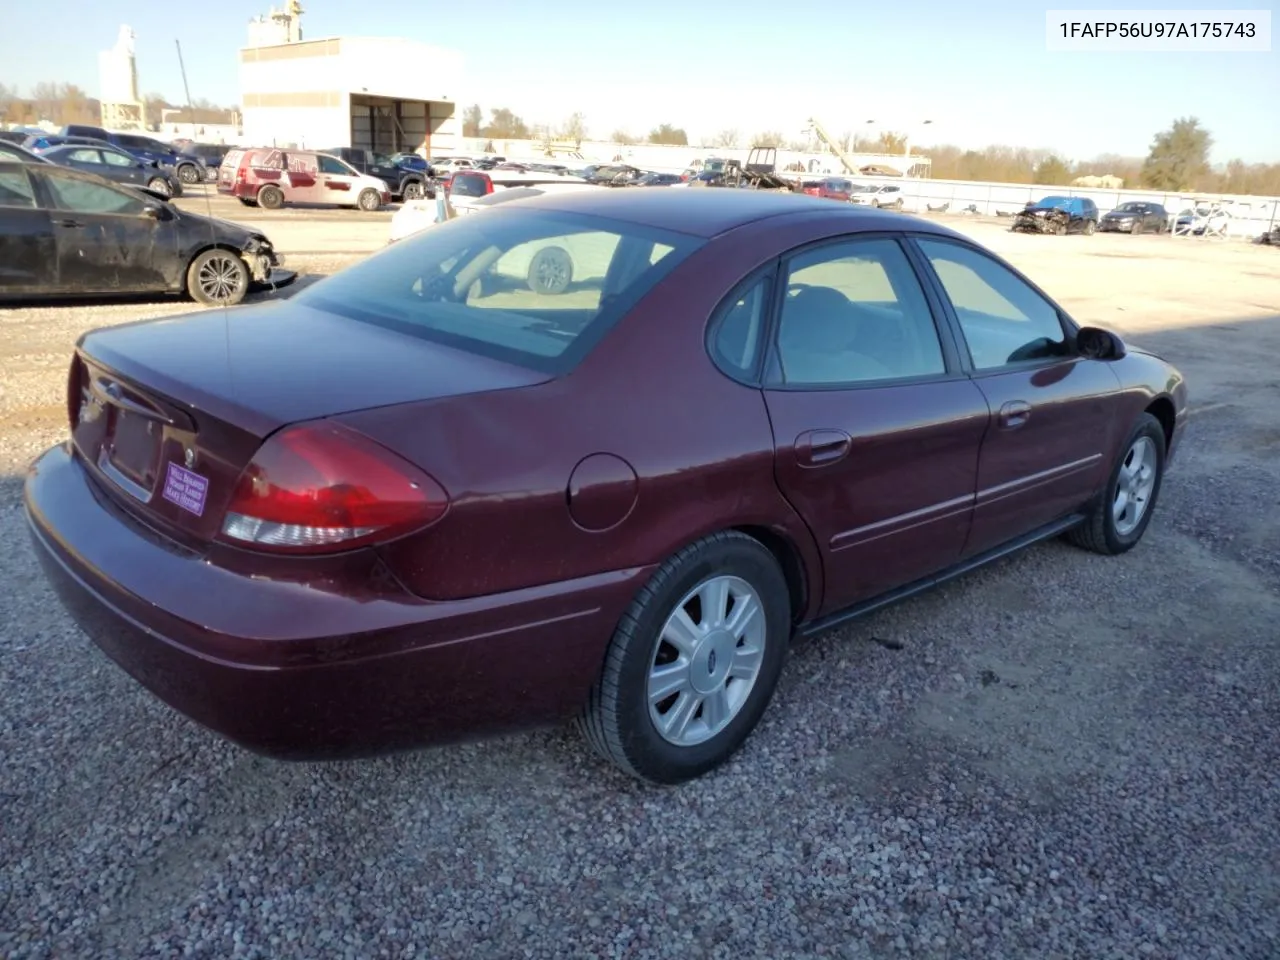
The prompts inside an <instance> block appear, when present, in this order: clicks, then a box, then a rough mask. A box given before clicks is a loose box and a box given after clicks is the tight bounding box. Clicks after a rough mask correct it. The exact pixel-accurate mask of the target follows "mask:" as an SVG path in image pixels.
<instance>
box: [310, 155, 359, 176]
mask: <svg viewBox="0 0 1280 960" xmlns="http://www.w3.org/2000/svg"><path fill="white" fill-rule="evenodd" d="M317 159H318V161H319V164H320V172H321V173H328V174H333V175H335V176H339V177H349V176H351V171H350V170H349V169H347V165H346V164H345V163H343V162H342V161H341V160H339V159H338V158H337V157H326V156H324V155H321V156H320V157H318V158H317Z"/></svg>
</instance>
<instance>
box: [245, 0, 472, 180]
mask: <svg viewBox="0 0 1280 960" xmlns="http://www.w3.org/2000/svg"><path fill="white" fill-rule="evenodd" d="M301 14H302V9H301V6H300V5H299V4H298V2H297V0H292V2H291V3H290V5H289V6H288V7H287V8H286V9H285V10H284V11H280V12H277V11H274V10H273V11H272V12H271V13H270V14H268V15H267V16H266V17H259V18H257V19H255V20H253V21H251V22H250V24H249V44H248V46H246V47H244V48H243V49H242V50H241V51H240V91H241V93H240V97H241V99H240V105H241V111H242V122H243V131H244V134H243V140H244V142H245V143H246V144H255V145H262V146H280V147H285V146H293V147H308V148H312V149H328V148H334V147H357V148H363V149H366V150H378V151H380V152H383V153H394V152H396V151H401V150H404V151H414V150H423V151H424V152H426V153H427V154H428V155H430V154H432V153H434V154H439V153H441V152H448V151H449V150H452V149H455V148H456V146H457V143H458V140H459V138H460V135H461V132H462V130H461V125H462V120H461V117H460V116H459V115H458V110H457V106H456V104H455V103H454V97H455V96H456V95H457V91H456V90H455V89H454V87H456V86H458V85H460V84H461V80H462V56H461V54H458V53H456V52H454V51H450V50H442V49H440V48H438V47H433V46H430V45H428V44H423V43H418V42H416V41H412V40H403V39H398V38H378V37H330V38H326V39H322V40H305V39H303V37H302V26H301Z"/></svg>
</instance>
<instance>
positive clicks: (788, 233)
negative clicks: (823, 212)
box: [342, 208, 838, 615]
mask: <svg viewBox="0 0 1280 960" xmlns="http://www.w3.org/2000/svg"><path fill="white" fill-rule="evenodd" d="M837 209H838V208H837ZM814 231H815V226H814V225H813V223H812V221H810V222H809V223H808V224H793V225H791V226H790V227H789V228H788V227H786V226H783V225H779V226H777V227H775V228H774V229H772V230H770V231H768V232H767V234H761V233H760V232H759V231H755V232H743V234H742V235H741V236H736V237H735V236H734V235H729V236H726V237H724V238H722V239H721V240H719V241H717V242H716V243H715V244H713V245H711V246H710V247H708V248H704V249H703V250H701V251H700V252H698V253H696V254H695V255H694V256H692V257H691V258H690V259H689V260H687V261H686V262H685V263H683V264H682V265H681V266H679V267H678V268H676V269H675V270H674V271H673V272H672V273H671V274H670V275H669V276H668V278H667V280H666V281H665V282H664V283H663V284H662V285H660V286H659V287H658V288H657V289H656V290H654V291H653V292H651V293H650V294H649V295H648V296H647V297H646V298H645V299H643V300H642V301H641V302H640V303H639V304H638V305H637V307H636V308H635V309H634V310H633V311H632V312H631V313H630V314H629V315H628V316H627V317H626V318H625V319H624V320H623V321H622V322H621V323H620V324H619V325H618V326H617V327H615V328H614V329H613V331H612V332H611V333H610V334H609V335H608V336H607V337H606V338H605V339H604V340H603V341H602V342H601V343H600V344H599V345H598V346H597V347H596V348H595V350H594V351H593V352H592V353H591V354H589V355H588V357H587V359H586V360H585V361H584V362H583V363H582V364H581V365H580V366H579V367H578V369H577V370H575V371H574V372H573V373H571V374H569V375H567V376H564V377H561V378H559V379H555V380H552V381H550V382H547V383H544V384H541V385H539V386H534V387H527V388H523V389H518V390H509V391H500V392H493V393H488V394H481V395H472V396H469V397H465V398H458V399H446V400H439V401H434V402H429V403H420V404H406V405H402V406H397V407H391V408H384V409H381V410H370V411H364V412H359V413H354V414H349V415H346V416H344V417H343V418H342V419H343V420H344V421H345V422H347V423H349V424H350V425H351V426H353V427H356V428H357V429H359V430H361V431H363V432H364V433H366V434H367V435H369V436H371V437H373V438H374V439H377V440H379V441H380V442H382V443H384V444H386V445H387V446H389V447H391V448H392V449H395V450H397V451H398V452H399V453H401V454H402V455H404V456H406V457H407V458H408V459H410V460H411V461H413V462H414V463H416V464H419V465H420V466H422V467H423V468H424V469H425V470H427V471H428V472H429V473H431V474H432V475H433V476H434V477H435V478H436V479H437V480H438V481H440V483H442V484H443V485H444V487H445V489H446V490H448V491H449V493H450V496H451V506H450V508H449V512H448V513H447V514H446V516H445V517H444V518H443V519H442V520H441V521H439V522H438V523H437V524H436V525H435V526H433V527H431V528H429V529H428V530H426V531H425V532H423V533H420V534H416V535H411V536H409V537H407V538H405V539H402V540H401V541H399V542H397V543H395V544H392V545H390V546H388V547H386V548H384V550H383V553H384V556H385V557H386V559H387V561H388V563H389V564H390V566H391V567H392V568H393V569H394V570H396V572H397V574H398V575H399V576H400V577H401V578H402V579H403V580H404V582H405V583H406V585H407V586H408V587H409V588H410V589H411V590H413V591H414V592H415V593H417V594H419V595H420V596H423V597H427V598H430V599H442V600H443V599H453V598H462V597H469V596H476V595H482V594H487V593H496V592H500V591H504V590H513V589H518V588H522V587H529V586H536V585H540V584H546V583H551V582H555V581H559V580H566V579H570V578H573V577H580V576H586V575H589V574H593V573H600V572H604V571H610V570H621V569H627V568H631V567H637V566H643V565H648V564H653V563H657V562H660V561H662V560H664V559H665V558H667V557H669V556H671V555H672V554H674V553H676V552H677V551H678V550H680V549H681V548H682V547H684V546H686V545H687V544H689V543H691V542H693V541H695V540H697V539H699V538H700V537H702V536H704V535H707V534H709V533H713V532H715V531H718V530H723V529H727V528H730V527H741V526H759V527H765V528H768V529H769V530H771V531H772V532H773V533H775V534H776V535H777V536H779V537H782V538H784V539H785V540H787V541H788V542H789V543H791V544H792V546H793V547H794V548H795V550H796V552H797V555H798V556H799V558H800V560H801V563H802V565H803V568H804V574H805V579H806V581H807V583H808V584H810V589H809V590H808V602H807V604H806V610H805V611H799V612H803V613H805V614H806V615H812V611H813V610H814V609H815V604H816V602H817V601H818V600H820V598H821V565H820V560H819V558H818V553H817V550H816V547H815V545H814V542H813V539H812V536H811V535H810V534H809V532H808V529H807V527H806V526H805V525H804V523H803V522H802V520H801V519H800V517H799V516H798V515H797V514H796V513H795V511H794V510H793V509H792V508H791V506H790V505H789V504H788V503H787V502H786V500H785V499H784V498H783V497H782V495H781V494H780V492H779V490H778V487H777V484H776V482H775V480H774V470H773V460H774V448H773V435H772V429H771V427H770V423H769V418H768V414H767V412H766V409H765V405H764V400H763V396H762V394H761V393H760V391H759V390H757V389H755V388H752V387H748V386H743V385H741V384H738V383H735V382H733V381H731V380H729V379H728V378H727V377H725V376H724V375H722V374H721V373H719V371H717V370H716V369H715V367H714V366H713V365H712V363H711V360H710V358H709V357H708V355H707V351H706V347H705V330H706V322H707V319H708V317H709V316H710V314H711V313H712V311H713V310H714V309H715V307H716V305H717V304H718V303H719V301H720V299H721V297H722V295H723V294H724V293H725V292H726V291H727V290H728V289H729V288H730V287H731V286H732V285H733V284H734V283H736V282H737V281H738V280H740V279H741V278H742V277H744V276H745V275H746V274H747V273H748V272H750V271H751V270H752V269H753V268H755V267H756V266H758V265H760V264H762V263H765V262H767V261H768V260H770V259H772V257H773V256H774V255H776V253H777V252H780V251H781V250H783V249H785V248H787V247H788V246H791V245H794V244H796V243H801V242H804V241H806V240H808V239H811V238H813V235H814ZM601 453H606V454H611V455H613V456H614V457H617V458H619V459H620V460H621V461H625V463H626V464H628V465H629V467H630V470H631V471H634V474H635V480H634V481H632V480H631V479H630V477H629V476H628V474H629V471H628V470H627V469H626V468H623V467H620V466H617V468H616V469H614V470H613V471H612V472H610V471H609V470H607V469H603V468H602V470H601V471H600V472H598V473H597V474H596V480H597V482H596V483H595V484H594V485H593V486H591V487H590V488H589V489H588V491H587V493H588V494H589V495H590V496H593V497H596V498H598V499H601V500H604V501H608V502H610V503H612V504H614V505H615V506H616V508H617V509H618V511H619V513H621V512H624V510H625V504H626V503H628V502H629V501H630V498H631V496H632V489H633V487H632V484H634V491H635V502H634V506H633V507H632V508H631V509H630V510H629V512H626V513H625V517H624V518H623V519H621V520H620V522H618V523H617V524H616V525H615V526H613V527H611V528H610V529H607V530H603V531H600V532H591V531H588V530H585V529H583V528H582V527H580V526H578V525H577V524H576V523H575V522H574V518H573V516H571V514H570V510H569V507H568V505H567V504H568V489H569V486H570V477H571V475H572V474H573V473H574V469H575V467H576V466H577V465H578V464H579V463H580V462H581V461H583V460H584V458H586V457H588V456H590V455H592V454H601ZM596 462H597V463H601V464H604V463H605V461H600V460H597V461H596ZM608 462H613V461H608Z"/></svg>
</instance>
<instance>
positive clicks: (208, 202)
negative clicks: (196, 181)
mask: <svg viewBox="0 0 1280 960" xmlns="http://www.w3.org/2000/svg"><path fill="white" fill-rule="evenodd" d="M173 45H174V46H175V47H177V48H178V69H179V70H181V71H182V92H183V93H184V94H185V95H186V98H187V117H188V118H189V119H190V120H191V132H192V133H195V132H196V108H195V105H194V104H193V103H192V102H191V86H190V84H188V83H187V64H186V62H185V61H184V60H183V59H182V41H180V40H179V39H178V38H177V37H174V38H173ZM204 207H205V212H206V213H207V214H208V217H209V240H210V241H211V242H213V243H217V240H218V234H217V231H215V230H214V229H213V200H212V198H211V197H210V196H209V187H208V184H207V183H206V185H205V191H204ZM222 332H223V336H224V339H225V341H226V349H227V386H228V388H229V389H231V390H232V395H233V396H234V390H235V384H234V381H233V374H232V372H231V320H230V318H229V317H228V316H227V305H226V304H225V303H224V304H223V305H222Z"/></svg>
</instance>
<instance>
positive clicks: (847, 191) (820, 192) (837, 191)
mask: <svg viewBox="0 0 1280 960" xmlns="http://www.w3.org/2000/svg"><path fill="white" fill-rule="evenodd" d="M800 192H801V193H804V194H807V195H808V196H811V197H823V198H825V199H827V200H841V201H843V202H845V203H848V202H849V201H851V200H852V199H853V194H854V185H853V181H852V180H849V179H847V178H846V177H821V178H818V179H812V180H803V181H801V183H800Z"/></svg>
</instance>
